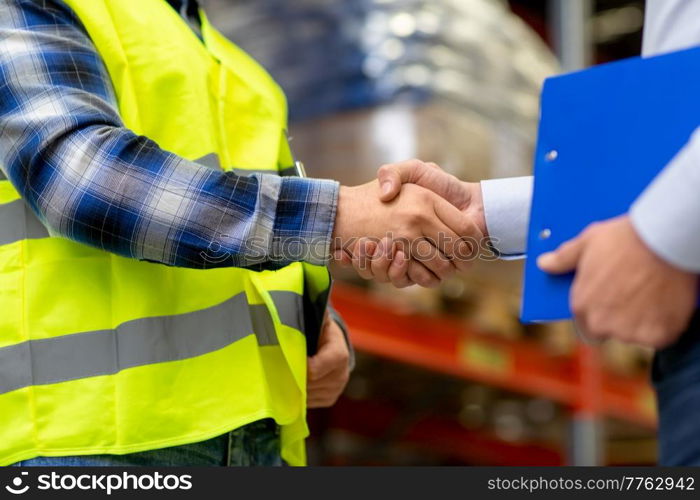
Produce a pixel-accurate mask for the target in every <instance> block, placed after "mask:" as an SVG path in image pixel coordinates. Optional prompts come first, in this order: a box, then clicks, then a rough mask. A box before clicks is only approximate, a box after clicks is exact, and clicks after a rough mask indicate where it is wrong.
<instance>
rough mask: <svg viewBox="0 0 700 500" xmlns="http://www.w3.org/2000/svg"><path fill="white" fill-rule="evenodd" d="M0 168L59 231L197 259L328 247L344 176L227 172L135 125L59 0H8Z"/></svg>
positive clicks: (0, 89) (255, 260) (168, 257)
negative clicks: (339, 179)
mask: <svg viewBox="0 0 700 500" xmlns="http://www.w3.org/2000/svg"><path fill="white" fill-rule="evenodd" d="M0 168H1V169H2V172H3V173H4V174H5V175H6V176H7V178H8V179H9V180H10V181H11V182H12V184H13V185H14V186H15V188H17V190H18V191H19V192H20V193H21V195H22V197H23V198H24V200H25V201H26V202H27V203H28V204H29V205H30V206H31V208H32V209H33V210H34V212H36V214H37V215H38V217H39V218H40V220H41V221H42V222H43V223H44V224H45V225H46V226H47V227H48V228H49V229H50V230H51V231H52V234H57V235H60V236H63V237H65V238H70V239H72V240H75V241H78V242H80V243H84V244H86V245H92V246H95V247H98V248H101V249H104V250H107V251H109V252H113V253H116V254H119V255H123V256H126V257H130V258H135V259H143V260H150V261H155V262H161V263H164V264H168V265H173V266H181V267H191V268H210V267H222V266H236V267H252V268H261V267H262V268H274V267H279V266H281V265H285V264H287V263H289V261H290V260H305V261H307V262H310V263H313V264H325V263H326V261H327V258H328V253H329V245H330V239H331V233H332V229H333V223H334V220H335V211H336V204H337V195H338V184H337V183H336V182H334V181H326V180H312V179H300V178H293V177H278V176H275V175H267V174H255V175H250V176H241V175H236V174H235V173H233V172H223V171H220V170H215V169H211V168H209V167H206V166H203V165H199V164H197V163H194V162H191V161H187V160H185V159H183V158H181V157H178V156H176V155H174V154H171V153H169V152H166V151H164V150H162V149H160V148H159V147H158V145H157V144H156V143H154V142H153V141H151V140H149V139H148V138H145V137H140V136H137V135H135V134H134V133H133V132H132V131H130V130H129V129H128V128H126V127H125V126H124V124H123V123H122V121H121V118H120V116H119V111H118V109H117V103H116V99H115V95H114V89H113V87H112V84H111V81H110V78H109V75H108V74H107V70H106V68H105V65H104V62H103V61H102V59H101V58H100V55H99V54H98V53H97V51H96V49H95V47H94V45H93V44H92V42H91V40H90V38H89V37H88V34H87V32H86V31H85V29H84V27H83V26H82V24H81V23H80V21H79V20H78V19H77V17H76V16H75V14H74V13H73V11H72V10H71V9H69V8H68V7H67V6H66V5H65V4H64V3H63V2H61V1H60V0H0ZM288 241H293V242H294V248H293V253H294V257H293V258H291V259H290V258H286V257H285V256H284V255H283V254H282V253H283V252H282V251H281V249H282V248H283V247H285V246H288V245H286V244H285V242H288ZM251 242H253V244H251ZM290 253H291V252H290Z"/></svg>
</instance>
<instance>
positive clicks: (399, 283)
mask: <svg viewBox="0 0 700 500" xmlns="http://www.w3.org/2000/svg"><path fill="white" fill-rule="evenodd" d="M408 263H409V259H408V257H406V254H405V253H404V252H403V250H396V251H395V252H394V258H393V259H392V261H391V265H390V266H389V271H388V276H389V281H391V284H392V285H394V286H395V287H396V288H406V287H407V286H411V285H413V284H414V282H413V281H412V280H411V278H409V277H408Z"/></svg>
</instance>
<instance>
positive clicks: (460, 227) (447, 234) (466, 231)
mask: <svg viewBox="0 0 700 500" xmlns="http://www.w3.org/2000/svg"><path fill="white" fill-rule="evenodd" d="M434 208H435V215H437V217H438V219H439V220H440V221H441V222H442V224H444V226H443V228H442V234H441V235H440V236H442V237H443V239H444V241H440V240H438V248H439V249H440V250H441V251H442V252H443V253H444V254H445V255H447V256H449V257H450V258H451V259H452V261H453V263H454V264H455V265H456V266H457V267H458V268H460V269H466V268H467V267H468V264H469V263H470V262H471V261H472V260H473V259H474V258H475V257H476V255H475V252H478V248H479V241H481V239H482V238H483V234H481V231H480V230H479V228H478V226H477V225H476V223H475V222H474V221H473V220H472V219H471V218H470V217H467V216H466V215H465V214H464V213H463V212H461V211H460V210H458V209H456V208H455V207H454V206H453V205H451V204H449V203H447V202H446V201H445V200H443V199H441V198H437V199H436V200H435V204H434Z"/></svg>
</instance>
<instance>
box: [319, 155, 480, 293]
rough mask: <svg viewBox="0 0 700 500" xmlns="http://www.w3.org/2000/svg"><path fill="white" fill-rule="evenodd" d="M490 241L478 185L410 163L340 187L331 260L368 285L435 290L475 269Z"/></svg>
mask: <svg viewBox="0 0 700 500" xmlns="http://www.w3.org/2000/svg"><path fill="white" fill-rule="evenodd" d="M487 237H488V234H487V231H486V222H485V218H484V210H483V203H482V198H481V187H480V185H479V183H470V182H464V181H461V180H459V179H458V178H456V177H455V176H453V175H450V174H448V173H447V172H445V171H443V170H442V169H440V167H438V166H437V165H435V164H434V163H424V162H422V161H420V160H409V161H405V162H402V163H396V164H391V165H384V166H383V167H381V168H380V169H379V172H378V179H377V180H375V181H372V182H368V183H367V184H362V185H360V186H354V187H346V186H341V188H340V194H339V198H338V209H337V214H336V222H335V228H334V231H333V242H332V245H331V255H332V258H333V260H334V261H335V262H336V263H338V264H339V265H341V266H345V267H349V266H352V267H354V268H355V270H356V271H357V273H358V274H359V275H360V276H361V277H363V278H365V279H373V280H376V281H379V282H383V283H386V282H391V283H392V284H393V285H394V286H396V287H399V288H402V287H406V286H409V285H413V284H418V285H421V286H424V287H434V286H437V285H438V284H439V283H440V282H441V281H442V280H444V279H445V278H447V277H449V276H450V275H451V274H453V273H454V272H456V271H458V270H465V269H466V268H468V267H469V264H470V263H471V261H473V260H474V259H475V258H476V257H478V256H479V253H480V251H481V250H482V249H487V248H488V246H487Z"/></svg>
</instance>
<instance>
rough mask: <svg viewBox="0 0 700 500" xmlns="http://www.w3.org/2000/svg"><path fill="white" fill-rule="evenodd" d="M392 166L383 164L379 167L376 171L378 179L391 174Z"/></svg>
mask: <svg viewBox="0 0 700 500" xmlns="http://www.w3.org/2000/svg"><path fill="white" fill-rule="evenodd" d="M391 170H392V166H391V165H390V164H388V163H385V164H384V165H382V166H381V167H379V168H378V169H377V176H378V177H383V176H386V175H388V174H390V173H391Z"/></svg>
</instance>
